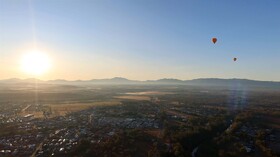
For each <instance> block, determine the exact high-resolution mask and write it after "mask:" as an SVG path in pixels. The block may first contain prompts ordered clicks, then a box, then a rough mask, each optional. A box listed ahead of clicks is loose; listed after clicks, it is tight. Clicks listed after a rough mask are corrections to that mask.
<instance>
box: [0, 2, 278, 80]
mask: <svg viewBox="0 0 280 157" xmlns="http://www.w3.org/2000/svg"><path fill="white" fill-rule="evenodd" d="M279 7H280V1H279V0H234V1H233V0H211V1H209V0H207V1H206V0H0V79H7V78H31V77H34V76H32V75H30V74H26V73H24V72H22V71H21V70H20V60H21V58H22V57H23V56H24V55H25V54H26V53H28V52H29V51H32V50H34V49H36V50H39V51H42V52H44V53H45V54H47V55H48V56H49V58H50V60H51V64H52V66H51V68H50V69H49V70H48V71H47V72H46V73H44V74H42V75H40V76H36V77H38V78H39V79H43V80H49V79H67V80H77V79H81V80H88V79H98V78H112V77H125V78H128V79H134V80H153V79H160V78H177V79H183V80H189V79H195V78H246V79H254V80H269V81H280V72H279V68H280V18H279V17H280V9H279ZM212 37H216V38H217V39H218V41H217V43H216V44H213V43H212V42H211V38H212ZM234 57H236V58H238V60H237V61H236V62H234V61H233V58H234Z"/></svg>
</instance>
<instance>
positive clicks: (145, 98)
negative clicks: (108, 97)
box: [115, 95, 151, 101]
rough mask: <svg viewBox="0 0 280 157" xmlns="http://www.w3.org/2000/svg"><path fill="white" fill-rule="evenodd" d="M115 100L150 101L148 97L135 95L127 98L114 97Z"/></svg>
mask: <svg viewBox="0 0 280 157" xmlns="http://www.w3.org/2000/svg"><path fill="white" fill-rule="evenodd" d="M115 98H117V99H127V100H147V101H149V100H151V98H150V97H149V96H137V95H128V96H116V97H115Z"/></svg>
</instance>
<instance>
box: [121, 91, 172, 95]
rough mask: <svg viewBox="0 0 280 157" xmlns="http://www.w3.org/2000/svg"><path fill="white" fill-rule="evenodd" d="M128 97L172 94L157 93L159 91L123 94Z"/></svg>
mask: <svg viewBox="0 0 280 157" xmlns="http://www.w3.org/2000/svg"><path fill="white" fill-rule="evenodd" d="M125 94H128V95H166V94H173V93H171V92H159V91H146V92H131V93H125Z"/></svg>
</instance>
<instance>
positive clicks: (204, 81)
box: [0, 77, 280, 89]
mask: <svg viewBox="0 0 280 157" xmlns="http://www.w3.org/2000/svg"><path fill="white" fill-rule="evenodd" d="M35 82H36V83H45V84H63V85H88V84H92V85H94V84H120V85H125V84H140V85H141V84H142V85H145V84H151V85H153V84H154V85H193V86H232V85H235V86H236V85H238V86H246V87H248V86H256V87H272V88H279V89H280V82H274V81H256V80H248V79H220V78H201V79H193V80H179V79H168V78H164V79H159V80H146V81H138V80H129V79H126V78H122V77H114V78H110V79H92V80H75V81H68V80H63V79H57V80H48V81H43V80H39V79H34V78H29V79H18V78H12V79H6V80H0V84H26V83H35Z"/></svg>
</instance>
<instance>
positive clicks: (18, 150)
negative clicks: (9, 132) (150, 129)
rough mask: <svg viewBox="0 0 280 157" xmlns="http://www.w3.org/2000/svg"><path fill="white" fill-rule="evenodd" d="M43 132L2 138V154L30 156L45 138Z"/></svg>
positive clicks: (0, 154) (0, 140) (0, 141)
mask: <svg viewBox="0 0 280 157" xmlns="http://www.w3.org/2000/svg"><path fill="white" fill-rule="evenodd" d="M43 137H44V135H43V134H42V133H40V132H39V133H36V134H27V135H13V136H6V137H1V138H0V156H22V157H24V156H30V155H31V154H32V153H33V152H34V150H35V148H36V146H37V145H38V144H39V143H40V142H41V141H42V140H43Z"/></svg>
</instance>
